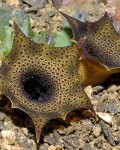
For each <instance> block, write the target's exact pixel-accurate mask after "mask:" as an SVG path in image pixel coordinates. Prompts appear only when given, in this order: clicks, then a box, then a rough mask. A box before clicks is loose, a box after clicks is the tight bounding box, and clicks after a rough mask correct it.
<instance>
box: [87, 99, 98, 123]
mask: <svg viewBox="0 0 120 150" xmlns="http://www.w3.org/2000/svg"><path fill="white" fill-rule="evenodd" d="M87 109H88V110H90V111H91V112H92V114H93V115H94V117H95V119H96V120H98V116H97V114H96V112H95V110H94V108H93V105H92V103H91V102H90V100H88V101H87Z"/></svg>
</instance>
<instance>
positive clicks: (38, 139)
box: [35, 127, 41, 143]
mask: <svg viewBox="0 0 120 150" xmlns="http://www.w3.org/2000/svg"><path fill="white" fill-rule="evenodd" d="M35 132H36V142H37V143H39V141H40V134H41V130H40V129H39V128H38V127H36V129H35Z"/></svg>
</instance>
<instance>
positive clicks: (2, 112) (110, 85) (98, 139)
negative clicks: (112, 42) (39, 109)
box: [0, 0, 120, 150]
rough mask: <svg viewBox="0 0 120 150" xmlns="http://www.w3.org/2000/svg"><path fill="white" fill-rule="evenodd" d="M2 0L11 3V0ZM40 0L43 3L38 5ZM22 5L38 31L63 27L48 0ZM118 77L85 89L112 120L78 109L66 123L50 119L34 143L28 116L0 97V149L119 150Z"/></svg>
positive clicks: (31, 124) (59, 17)
mask: <svg viewBox="0 0 120 150" xmlns="http://www.w3.org/2000/svg"><path fill="white" fill-rule="evenodd" d="M3 2H4V3H5V4H6V3H7V4H11V2H12V1H10V0H8V1H3ZM3 2H2V3H3ZM38 2H41V3H39V5H38ZM16 3H17V1H16ZM17 7H18V6H17ZM19 8H20V9H23V10H24V11H25V12H26V13H29V14H30V15H31V23H32V27H33V28H34V29H35V30H36V31H38V32H39V33H40V32H41V31H45V30H46V32H48V33H49V32H50V33H54V32H56V31H59V30H60V27H61V23H62V17H61V16H60V15H59V14H58V12H57V11H56V10H55V8H54V7H53V6H52V5H51V3H48V1H47V0H41V1H39V0H35V2H34V3H33V1H32V0H20V5H19ZM65 11H67V12H68V13H70V11H69V10H65ZM39 22H40V23H39ZM119 76H120V75H114V76H113V77H112V78H111V79H110V80H109V81H108V82H107V83H106V84H104V85H99V86H96V87H91V86H88V87H86V88H85V90H86V92H87V94H88V96H89V98H90V99H91V102H92V104H93V105H94V107H95V110H96V111H97V112H101V114H102V115H103V116H104V113H106V114H107V115H110V116H111V123H106V122H105V121H102V120H99V121H97V122H96V120H95V119H94V118H93V117H92V114H90V113H89V112H88V111H86V110H85V111H81V110H77V111H74V112H71V113H70V114H69V115H68V116H67V118H66V121H65V122H64V121H63V120H62V119H60V118H59V119H54V120H51V121H50V122H48V123H47V125H46V126H45V127H44V129H43V132H42V136H41V137H42V138H41V141H40V144H39V145H37V144H36V142H35V132H34V126H33V123H32V121H31V119H30V118H29V116H28V115H26V114H25V113H24V112H22V111H20V110H18V109H11V104H10V101H9V100H8V99H7V98H6V97H0V149H1V150H120V86H119V85H120V84H119V83H120V81H119Z"/></svg>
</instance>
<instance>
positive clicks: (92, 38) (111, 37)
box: [61, 12, 120, 85]
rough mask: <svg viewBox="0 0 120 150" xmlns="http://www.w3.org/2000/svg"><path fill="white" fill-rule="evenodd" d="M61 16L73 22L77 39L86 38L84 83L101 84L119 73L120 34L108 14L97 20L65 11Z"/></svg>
mask: <svg viewBox="0 0 120 150" xmlns="http://www.w3.org/2000/svg"><path fill="white" fill-rule="evenodd" d="M61 13H62V12H61ZM62 15H63V16H64V17H65V18H66V19H67V21H68V22H69V24H70V25H71V28H72V31H73V34H74V40H75V41H76V42H79V40H80V39H81V38H85V41H84V42H83V44H82V45H80V47H81V48H82V55H81V56H80V63H79V68H80V72H81V70H83V72H82V74H81V76H82V78H83V83H84V84H85V85H88V84H90V85H97V84H101V83H103V82H104V81H105V80H106V79H108V78H109V77H110V76H111V75H112V74H113V73H117V72H120V35H119V34H118V33H117V32H116V31H115V28H114V27H113V24H112V21H111V20H110V19H109V16H108V13H105V15H104V16H103V17H102V18H100V19H99V20H98V21H95V22H89V21H86V22H81V21H79V20H77V19H75V18H72V17H70V16H68V15H66V14H64V13H62Z"/></svg>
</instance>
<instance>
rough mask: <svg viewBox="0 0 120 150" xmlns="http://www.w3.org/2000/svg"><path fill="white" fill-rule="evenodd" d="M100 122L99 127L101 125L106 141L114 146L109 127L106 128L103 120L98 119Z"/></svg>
mask: <svg viewBox="0 0 120 150" xmlns="http://www.w3.org/2000/svg"><path fill="white" fill-rule="evenodd" d="M100 124H101V127H102V130H103V132H104V134H105V137H106V139H107V141H108V142H109V143H110V144H111V145H112V146H116V144H115V142H114V140H113V137H112V135H111V132H110V129H109V128H108V126H107V125H106V124H105V123H104V122H103V121H100Z"/></svg>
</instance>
